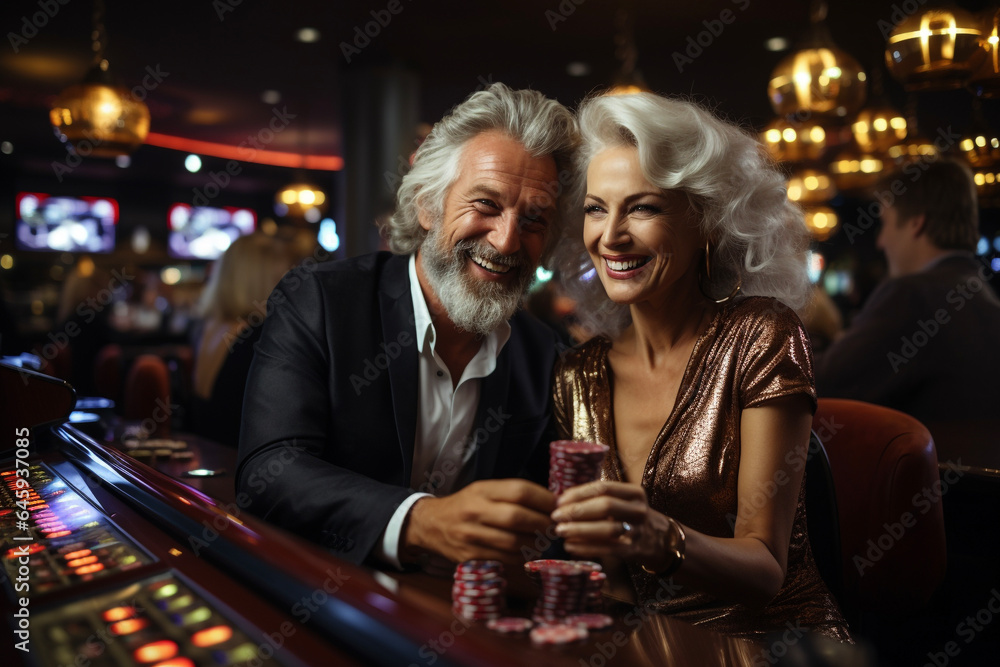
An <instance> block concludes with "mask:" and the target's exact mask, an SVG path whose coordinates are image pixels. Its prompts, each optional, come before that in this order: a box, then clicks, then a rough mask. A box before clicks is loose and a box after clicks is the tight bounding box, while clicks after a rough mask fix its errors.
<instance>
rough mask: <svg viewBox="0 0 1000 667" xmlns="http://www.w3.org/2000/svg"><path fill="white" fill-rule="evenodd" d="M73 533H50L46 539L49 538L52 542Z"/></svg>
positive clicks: (61, 531)
mask: <svg viewBox="0 0 1000 667" xmlns="http://www.w3.org/2000/svg"><path fill="white" fill-rule="evenodd" d="M71 532H72V531H69V530H59V531H56V532H54V533H49V534H47V535H46V536H45V537H47V538H49V539H50V540H54V539H55V538H57V537H66V536H67V535H69V534H70V533H71Z"/></svg>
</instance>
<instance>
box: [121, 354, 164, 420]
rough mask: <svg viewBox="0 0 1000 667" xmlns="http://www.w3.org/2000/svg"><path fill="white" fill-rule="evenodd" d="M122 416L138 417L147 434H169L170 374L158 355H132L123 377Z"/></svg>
mask: <svg viewBox="0 0 1000 667" xmlns="http://www.w3.org/2000/svg"><path fill="white" fill-rule="evenodd" d="M124 403H125V405H124V410H123V412H124V417H125V419H134V420H142V421H143V422H144V427H145V428H146V431H147V435H148V436H149V437H164V436H167V435H170V418H171V416H172V415H171V411H170V373H169V371H168V370H167V365H166V364H165V363H164V362H163V360H162V359H160V358H159V357H157V356H155V355H152V354H143V355H140V356H139V357H137V358H136V360H135V361H134V362H133V363H132V367H131V368H130V369H129V372H128V379H126V380H125V399H124Z"/></svg>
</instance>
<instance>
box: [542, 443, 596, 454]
mask: <svg viewBox="0 0 1000 667" xmlns="http://www.w3.org/2000/svg"><path fill="white" fill-rule="evenodd" d="M608 449H609V447H608V446H607V445H602V444H601V443H599V442H586V441H583V440H555V441H554V442H551V443H550V444H549V451H550V452H555V453H557V454H605V453H606V452H607V451H608Z"/></svg>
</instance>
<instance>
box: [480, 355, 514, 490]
mask: <svg viewBox="0 0 1000 667" xmlns="http://www.w3.org/2000/svg"><path fill="white" fill-rule="evenodd" d="M510 343H511V341H508V344H507V345H505V346H504V349H503V350H502V351H501V352H500V356H499V357H497V365H496V370H494V371H493V372H492V373H490V374H489V375H487V376H486V377H485V378H483V380H482V386H481V387H480V392H479V407H478V408H477V410H476V423H475V424H474V425H473V429H472V434H471V435H472V437H473V442H477V441H478V439H479V438H478V435H479V433H481V432H485V433H486V440H485V441H483V442H482V443H481V444H480V445H479V449H478V450H477V451H476V463H475V479H490V478H491V477H493V473H494V470H495V468H496V460H497V455H498V454H499V453H500V441H501V440H502V439H503V430H504V429H503V427H504V420H503V419H502V418H501V419H498V418H497V417H495V416H494V415H497V414H501V415H502V414H503V413H504V412H505V410H506V409H507V407H508V403H507V399H508V396H507V389H508V387H509V385H510V363H511V362H510V348H511V345H510ZM487 420H489V426H490V428H488V427H487V425H486V424H487ZM479 429H482V431H479Z"/></svg>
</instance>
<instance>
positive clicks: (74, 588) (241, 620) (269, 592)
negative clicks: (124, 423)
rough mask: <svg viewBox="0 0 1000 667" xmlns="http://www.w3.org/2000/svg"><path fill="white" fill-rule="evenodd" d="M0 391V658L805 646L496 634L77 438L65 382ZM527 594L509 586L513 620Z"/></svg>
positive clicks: (257, 659)
mask: <svg viewBox="0 0 1000 667" xmlns="http://www.w3.org/2000/svg"><path fill="white" fill-rule="evenodd" d="M0 390H2V394H0V397H2V399H3V401H2V408H0V429H2V430H3V438H2V439H0V540H2V544H0V549H2V550H0V557H2V560H3V567H2V569H0V578H2V579H3V581H2V582H0V585H2V587H3V588H4V596H3V599H2V601H0V606H2V607H3V611H4V617H5V619H6V620H7V624H8V632H7V634H6V636H5V637H4V641H3V642H2V643H0V665H16V664H30V665H87V666H93V667H101V666H104V665H156V666H158V667H191V666H193V665H203V666H208V665H213V666H224V665H248V666H251V665H254V666H255V665H347V666H350V665H392V666H399V665H402V666H408V665H444V666H447V665H484V666H489V665H529V666H530V665H538V666H544V667H560V666H562V665H565V666H567V667H568V666H570V665H575V666H577V667H580V666H586V665H592V666H594V667H602V666H604V665H646V664H650V665H654V664H655V665H675V664H676V665H757V664H776V663H777V662H778V658H779V657H782V656H787V655H792V654H793V653H794V652H795V651H796V650H799V649H800V648H801V647H806V648H808V647H809V646H810V645H811V642H812V639H811V638H810V637H808V636H807V637H805V638H802V637H800V636H798V635H797V636H795V637H793V638H788V637H786V638H784V639H781V638H780V637H778V638H776V640H775V642H776V643H768V644H755V643H751V642H748V641H745V640H740V639H735V638H730V637H725V636H722V635H719V634H716V633H713V632H710V631H707V630H704V629H700V628H697V627H694V626H691V625H688V624H686V623H684V622H682V621H679V620H674V619H670V618H669V617H665V616H662V615H657V614H655V613H650V612H649V611H648V610H647V609H645V608H644V607H642V606H641V605H640V606H632V605H627V604H624V603H619V602H614V601H612V600H610V599H609V600H606V609H607V611H608V612H609V613H610V614H611V615H612V616H613V617H614V619H615V623H614V625H613V626H612V627H611V628H608V629H606V630H602V631H595V632H592V633H591V634H590V636H589V637H588V638H587V639H586V640H584V641H581V642H577V643H574V644H571V645H564V646H537V645H532V643H531V641H530V640H529V639H528V638H527V636H523V635H521V636H517V635H514V636H507V635H499V634H496V633H494V632H492V631H490V630H488V629H486V628H485V627H484V626H483V625H482V624H480V623H473V622H471V621H467V620H465V619H463V618H461V617H456V616H455V615H453V614H452V610H451V599H450V586H451V582H450V581H449V580H448V579H441V578H435V577H431V576H430V575H427V574H423V573H419V572H405V573H401V572H391V573H390V572H381V571H377V570H372V569H367V568H361V567H356V566H354V565H352V564H350V563H347V562H345V561H342V560H339V559H337V558H336V557H334V556H332V555H330V554H329V553H327V552H325V551H323V550H322V549H320V548H318V547H316V546H314V545H312V544H309V543H307V542H305V541H303V540H301V539H299V538H297V537H295V536H293V535H290V534H288V533H286V532H284V531H282V530H280V529H279V528H277V527H274V526H271V525H268V524H266V523H265V522H263V521H260V520H257V519H256V518H255V517H252V516H249V515H247V514H246V513H245V512H242V511H241V510H240V507H239V504H238V502H236V503H234V501H233V499H232V498H221V499H220V498H217V497H213V496H211V495H209V494H208V493H206V492H205V490H199V489H197V488H194V486H192V485H191V484H189V483H187V482H189V481H190V482H196V481H195V480H183V481H182V480H180V479H177V478H175V477H171V476H169V475H167V474H164V473H163V472H161V471H158V470H156V469H154V468H153V467H150V466H149V465H147V464H146V463H143V462H141V461H139V460H136V459H135V458H134V457H132V456H128V455H126V454H125V453H123V452H122V451H120V450H119V448H116V447H113V446H109V445H108V444H107V443H104V442H101V441H100V440H101V439H100V438H95V437H93V436H92V435H88V434H87V433H86V432H85V430H84V429H82V428H80V427H79V426H78V425H74V424H73V423H71V422H68V421H67V417H68V416H69V414H70V412H71V411H72V409H73V407H74V405H75V402H76V397H75V395H74V393H73V390H72V388H71V387H70V386H69V385H67V384H66V383H64V382H61V381H58V380H54V379H53V378H48V377H46V376H43V375H40V374H37V373H33V372H31V371H25V370H22V369H19V368H14V367H10V366H6V365H3V364H0ZM227 479H228V480H229V481H228V483H227V484H226V486H227V488H228V487H231V480H232V478H231V477H229V478H227ZM218 488H220V489H221V488H222V486H219V487H218ZM531 586H532V583H531V582H530V581H528V580H527V579H526V578H521V579H520V580H519V579H518V577H517V576H512V577H511V579H510V590H509V594H508V595H509V605H510V608H511V610H512V611H513V612H514V613H521V612H522V611H525V610H528V609H530V605H531V598H532V595H533V594H534V593H535V592H534V591H533V590H532V589H531ZM522 615H530V614H528V613H523V614H522ZM838 646H839V645H838ZM833 648H835V647H833ZM833 648H831V647H826V653H827V654H830V651H831V650H833ZM810 650H812V649H810ZM833 652H834V653H835V652H836V650H833ZM795 664H819V663H815V662H813V663H810V662H808V661H806V662H801V661H799V662H797V663H795ZM825 664H832V663H825ZM842 664H852V663H849V662H844V663H842ZM853 664H860V663H853Z"/></svg>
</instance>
